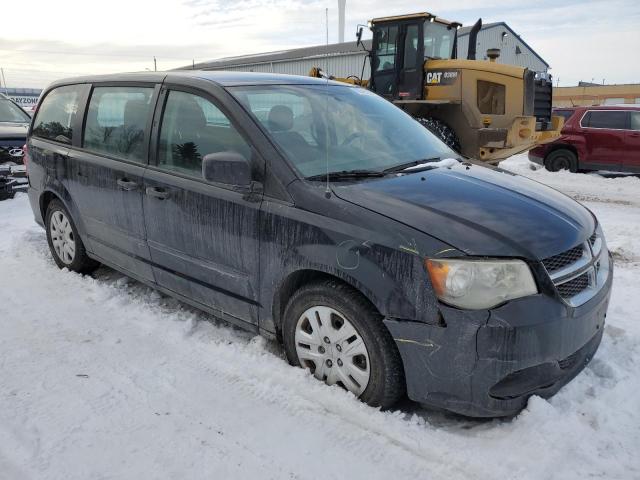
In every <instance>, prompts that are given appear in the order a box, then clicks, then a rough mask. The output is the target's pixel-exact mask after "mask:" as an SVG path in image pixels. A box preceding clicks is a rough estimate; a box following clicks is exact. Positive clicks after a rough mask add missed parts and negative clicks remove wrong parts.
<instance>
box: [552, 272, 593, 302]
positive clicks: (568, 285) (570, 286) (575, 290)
mask: <svg viewBox="0 0 640 480" xmlns="http://www.w3.org/2000/svg"><path fill="white" fill-rule="evenodd" d="M588 287H589V273H583V274H582V275H580V276H579V277H576V278H574V279H572V280H569V281H568V282H565V283H562V284H560V285H558V293H559V294H560V295H561V296H562V297H563V298H571V297H573V296H575V295H577V294H579V293H580V292H583V291H584V290H586V289H587V288H588Z"/></svg>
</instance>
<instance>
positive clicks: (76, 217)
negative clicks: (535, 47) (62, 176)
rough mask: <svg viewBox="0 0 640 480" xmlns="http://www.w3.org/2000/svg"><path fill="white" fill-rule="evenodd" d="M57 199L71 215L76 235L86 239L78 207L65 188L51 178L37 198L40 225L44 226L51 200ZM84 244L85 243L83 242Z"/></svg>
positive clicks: (85, 230) (85, 231)
mask: <svg viewBox="0 0 640 480" xmlns="http://www.w3.org/2000/svg"><path fill="white" fill-rule="evenodd" d="M54 199H57V200H59V201H60V202H62V204H63V205H64V207H65V208H66V209H67V211H68V212H69V213H70V214H71V218H72V220H73V223H74V224H75V226H76V228H77V229H78V233H79V234H80V236H81V237H82V238H86V234H87V229H86V227H85V224H84V222H83V220H82V216H81V215H80V210H79V209H78V206H77V205H76V203H75V202H74V201H73V199H72V198H71V195H70V193H69V191H68V190H67V189H66V188H65V186H64V185H63V184H62V182H60V181H59V180H58V179H55V178H53V177H48V178H47V181H46V186H45V188H44V189H43V190H42V191H41V192H40V197H39V201H38V203H39V205H40V213H41V215H42V221H43V222H42V223H43V224H46V215H47V207H48V205H49V203H51V201H52V200H54ZM85 244H86V242H85Z"/></svg>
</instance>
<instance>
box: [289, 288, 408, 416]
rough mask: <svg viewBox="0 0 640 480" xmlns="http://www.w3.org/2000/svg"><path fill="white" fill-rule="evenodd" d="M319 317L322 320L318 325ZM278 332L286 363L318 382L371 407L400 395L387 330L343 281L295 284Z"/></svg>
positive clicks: (399, 369) (398, 368) (396, 356)
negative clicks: (338, 388) (297, 286)
mask: <svg viewBox="0 0 640 480" xmlns="http://www.w3.org/2000/svg"><path fill="white" fill-rule="evenodd" d="M316 312H320V313H319V314H318V316H314V313H316ZM319 319H325V320H328V321H325V322H324V324H323V325H322V326H320V325H319V324H318V320H319ZM311 322H314V323H311ZM309 328H311V331H309ZM282 333H283V341H284V347H285V352H286V354H287V359H288V360H289V363H291V365H294V366H298V367H302V368H308V369H310V370H311V372H312V373H313V374H314V376H315V377H316V378H318V379H319V380H323V381H325V383H327V384H329V385H332V384H336V383H337V384H338V385H340V386H342V387H343V388H345V389H347V390H349V391H351V392H352V393H354V395H356V396H357V397H359V398H360V400H361V401H363V402H365V403H367V404H369V405H371V406H372V407H382V408H389V407H391V406H393V405H394V404H395V403H396V402H397V401H398V400H399V399H400V398H401V397H403V396H404V394H405V389H406V384H405V378H404V368H403V364H402V359H401V358H400V353H399V352H398V349H397V347H396V344H395V342H394V340H393V338H392V337H391V334H390V333H389V331H388V330H387V329H386V327H385V326H384V324H383V323H382V317H381V316H380V314H379V313H378V312H377V311H376V310H375V309H374V308H373V307H372V306H371V305H370V304H369V302H368V301H367V300H366V299H365V298H364V297H362V295H360V293H359V292H357V291H356V290H354V289H353V288H351V287H349V286H348V285H345V284H343V283H340V282H338V281H334V280H326V281H322V282H318V283H313V284H309V285H306V286H304V287H302V288H300V289H299V290H298V291H296V292H295V293H294V294H293V295H292V297H291V299H290V300H289V302H288V303H287V306H286V308H285V311H284V319H283V324H282ZM329 337H331V338H329ZM307 342H308V343H307ZM305 345H306V346H305ZM363 352H364V353H363ZM343 360H344V361H343ZM319 365H321V367H319ZM321 377H322V378H321ZM365 378H366V385H365V381H364V379H365Z"/></svg>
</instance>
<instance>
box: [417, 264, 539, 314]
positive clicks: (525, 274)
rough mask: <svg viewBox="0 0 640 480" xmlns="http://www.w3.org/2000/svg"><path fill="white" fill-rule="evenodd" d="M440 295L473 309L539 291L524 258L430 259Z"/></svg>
mask: <svg viewBox="0 0 640 480" xmlns="http://www.w3.org/2000/svg"><path fill="white" fill-rule="evenodd" d="M425 266H426V267H427V271H428V272H429V276H430V277H431V284H432V285H433V288H434V290H435V292H436V295H437V296H438V298H439V299H440V300H441V301H443V302H444V303H447V304H449V305H453V306H455V307H458V308H466V309H471V310H477V309H483V308H492V307H495V306H496V305H499V304H501V303H503V302H506V301H507V300H511V299H514V298H519V297H524V296H527V295H533V294H536V293H538V288H537V287H536V282H535V281H534V279H533V275H532V274H531V270H530V269H529V266H528V265H527V264H526V263H525V262H523V261H522V260H460V259H448V258H443V259H440V258H439V259H429V258H428V259H426V260H425Z"/></svg>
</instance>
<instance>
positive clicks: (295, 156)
mask: <svg viewBox="0 0 640 480" xmlns="http://www.w3.org/2000/svg"><path fill="white" fill-rule="evenodd" d="M229 91H230V92H231V93H232V94H233V95H234V96H235V97H236V98H237V99H238V100H239V101H240V103H242V104H243V105H244V106H245V107H246V108H247V110H249V111H250V112H251V113H253V115H254V116H255V117H256V119H257V120H258V122H260V123H261V124H262V125H263V126H264V128H265V129H266V130H267V131H268V132H269V134H270V135H271V137H272V138H273V140H274V141H275V142H276V143H277V144H278V145H279V146H280V148H281V149H282V150H283V151H284V153H285V154H286V155H287V157H288V159H289V160H290V162H291V163H292V164H293V165H294V166H295V167H296V168H297V169H298V170H299V171H300V173H301V174H302V175H303V176H304V177H312V176H316V175H321V174H326V173H327V157H328V164H329V165H328V167H329V172H341V171H353V170H369V171H371V170H373V171H377V172H378V171H383V170H386V169H389V168H392V167H394V166H397V165H401V164H406V163H409V162H414V161H421V160H426V159H440V158H444V157H454V158H457V157H458V155H456V154H455V153H454V152H453V151H452V150H450V149H449V148H448V147H447V146H446V145H445V144H444V143H442V142H441V141H440V140H438V139H437V138H436V137H435V136H434V135H433V134H432V133H431V132H429V131H428V130H427V129H426V128H425V127H423V126H422V125H421V124H419V123H418V122H417V121H416V120H414V119H413V118H411V117H410V116H409V115H407V114H406V113H404V112H403V111H402V110H400V109H399V108H397V107H395V106H394V105H393V104H391V103H390V102H388V101H386V100H384V99H383V98H381V97H379V96H378V95H376V94H374V93H371V92H369V91H367V90H365V89H363V88H355V87H346V86H345V87H343V86H337V85H329V86H322V85H269V86H246V87H245V86H243V87H231V88H229Z"/></svg>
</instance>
